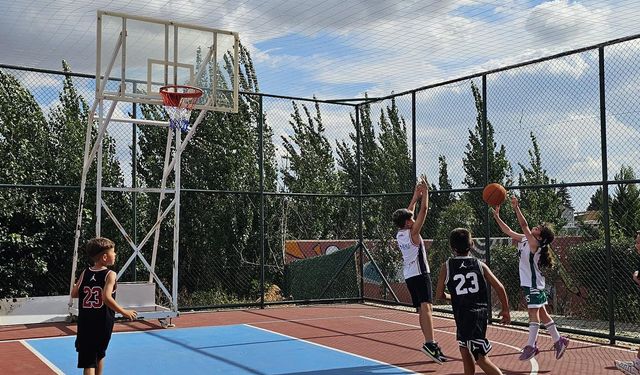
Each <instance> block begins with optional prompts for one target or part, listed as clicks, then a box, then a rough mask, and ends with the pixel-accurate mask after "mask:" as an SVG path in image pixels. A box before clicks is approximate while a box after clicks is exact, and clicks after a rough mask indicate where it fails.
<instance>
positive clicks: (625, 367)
mask: <svg viewBox="0 0 640 375" xmlns="http://www.w3.org/2000/svg"><path fill="white" fill-rule="evenodd" d="M613 363H614V364H615V365H616V368H617V369H618V370H620V371H622V372H623V373H625V374H627V375H640V371H638V368H637V367H636V366H634V364H633V361H614V362H613Z"/></svg>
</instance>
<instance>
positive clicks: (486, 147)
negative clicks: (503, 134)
mask: <svg viewBox="0 0 640 375" xmlns="http://www.w3.org/2000/svg"><path fill="white" fill-rule="evenodd" d="M487 122H488V121H487V76H486V74H485V75H483V76H482V144H483V145H484V147H483V150H482V151H483V152H482V163H483V165H484V186H487V185H488V184H489V182H490V181H489V140H488V138H489V134H488V129H487ZM500 182H502V181H500ZM483 213H484V222H485V234H484V250H485V254H486V255H485V260H486V262H487V264H488V265H489V266H491V248H490V244H491V222H490V221H489V220H490V219H489V206H488V205H486V204H485V205H484V212H483ZM487 298H488V299H487V301H488V306H489V309H491V306H493V305H492V303H491V288H487ZM489 322H491V319H489Z"/></svg>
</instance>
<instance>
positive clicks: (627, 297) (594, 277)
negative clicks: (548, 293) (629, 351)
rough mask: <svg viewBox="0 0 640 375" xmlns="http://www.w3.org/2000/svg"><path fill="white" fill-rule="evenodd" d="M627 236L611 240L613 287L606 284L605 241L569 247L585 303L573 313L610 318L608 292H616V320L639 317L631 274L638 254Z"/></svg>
mask: <svg viewBox="0 0 640 375" xmlns="http://www.w3.org/2000/svg"><path fill="white" fill-rule="evenodd" d="M632 244H633V240H631V239H628V238H626V239H625V238H613V239H611V255H612V256H611V259H612V275H611V281H612V285H613V286H614V287H613V288H612V289H611V290H609V289H608V287H607V255H606V250H605V246H604V240H597V241H591V242H586V243H583V244H580V245H577V246H574V247H571V248H569V249H567V262H568V267H567V268H568V271H569V272H570V273H571V275H572V277H573V279H574V280H575V281H576V282H577V283H578V286H579V288H580V291H581V294H582V295H583V302H582V303H579V304H576V305H577V306H575V307H574V309H573V311H572V312H573V313H574V314H578V315H581V317H584V318H587V319H597V320H608V312H609V303H608V293H609V292H610V293H613V300H614V319H615V320H616V321H617V322H637V321H638V317H640V303H639V301H638V297H639V295H640V294H639V293H640V292H639V291H638V288H637V286H636V285H634V283H633V280H632V279H631V275H632V274H633V272H634V270H635V265H636V264H637V254H635V251H634V249H633V247H632Z"/></svg>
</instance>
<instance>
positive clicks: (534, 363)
mask: <svg viewBox="0 0 640 375" xmlns="http://www.w3.org/2000/svg"><path fill="white" fill-rule="evenodd" d="M360 317H361V318H364V319H371V320H378V321H381V322H387V323H394V324H399V325H402V326H407V327H413V328H420V326H417V325H415V324H407V323H401V322H396V321H394V320H387V319H380V318H372V317H370V316H364V315H361V316H360ZM433 330H434V331H438V332H441V333H446V334H448V335H454V336H455V335H456V333H455V332H449V331H445V330H442V329H436V328H434V329H433ZM491 343H492V344H493V343H495V344H497V345H502V346H506V347H507V348H510V349H515V350H517V351H520V348H518V347H515V346H513V345H509V344H505V343H502V342H500V341H493V340H491ZM529 362H531V372H530V373H529V375H536V374H538V370H539V367H538V361H536V359H535V358H531V359H530V360H529Z"/></svg>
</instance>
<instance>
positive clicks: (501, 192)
mask: <svg viewBox="0 0 640 375" xmlns="http://www.w3.org/2000/svg"><path fill="white" fill-rule="evenodd" d="M505 198H507V190H506V189H505V188H504V186H502V185H500V184H498V183H493V184H489V185H487V186H485V187H484V190H482V199H483V200H484V201H485V202H487V204H488V205H489V206H499V205H501V204H502V202H504V200H505Z"/></svg>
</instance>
